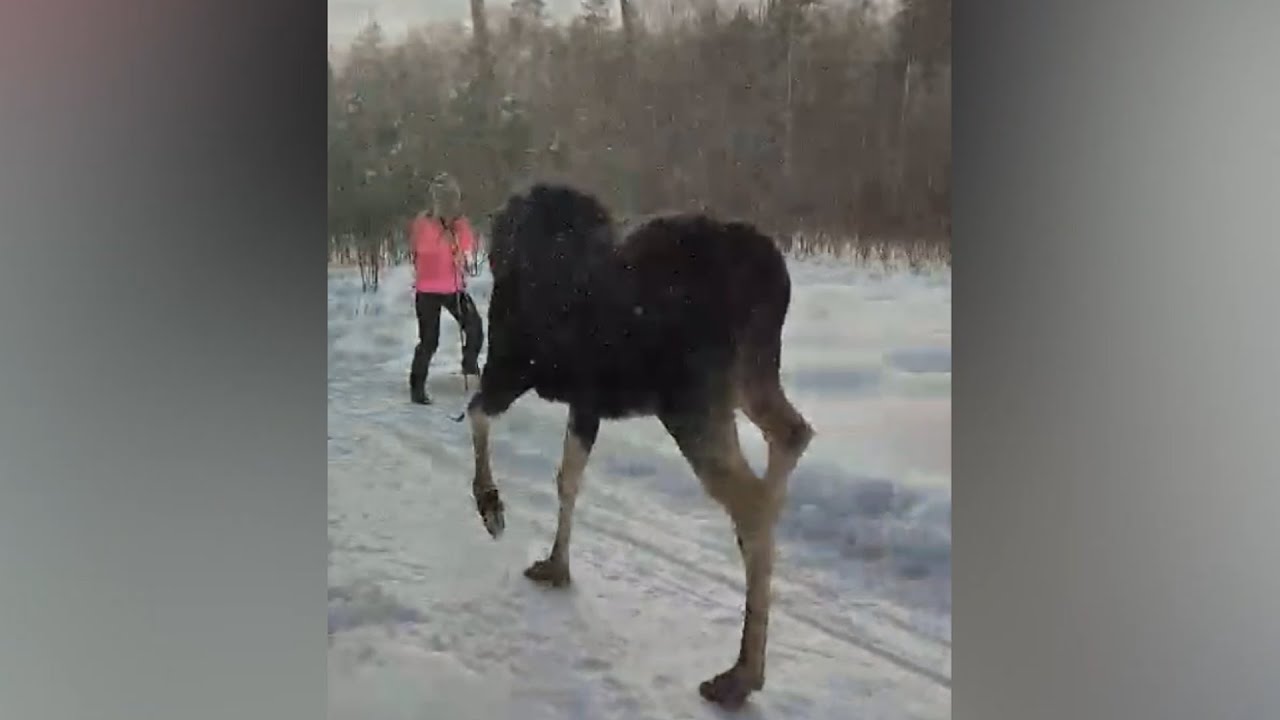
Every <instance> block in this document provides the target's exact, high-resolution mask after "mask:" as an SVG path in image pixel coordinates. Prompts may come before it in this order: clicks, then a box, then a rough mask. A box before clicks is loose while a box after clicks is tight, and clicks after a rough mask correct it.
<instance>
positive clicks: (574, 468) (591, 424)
mask: <svg viewBox="0 0 1280 720" xmlns="http://www.w3.org/2000/svg"><path fill="white" fill-rule="evenodd" d="M599 430H600V418H599V417H597V416H595V415H592V414H590V413H587V412H583V411H580V410H576V409H570V411H569V425H568V427H567V428H565V433H564V453H563V455H562V456H561V460H560V470H559V472H557V473H556V491H557V494H558V495H559V496H560V514H559V518H558V520H557V522H556V536H555V540H553V541H552V544H551V552H550V554H549V555H548V556H547V558H546V559H545V560H539V561H537V562H535V563H534V564H532V565H530V566H529V568H528V569H527V570H525V571H524V574H525V577H527V578H529V579H530V580H533V581H534V582H536V583H539V584H543V585H550V586H552V587H563V586H565V585H568V584H569V582H570V575H569V536H570V534H571V533H572V531H573V509H574V504H575V502H576V501H577V498H578V490H579V489H580V488H581V486H582V475H583V472H584V471H585V470H586V467H587V460H588V458H589V457H590V455H591V448H592V446H594V445H595V441H596V435H597V433H598V432H599Z"/></svg>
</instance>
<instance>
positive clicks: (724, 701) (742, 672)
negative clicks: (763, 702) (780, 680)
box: [698, 665, 764, 710]
mask: <svg viewBox="0 0 1280 720" xmlns="http://www.w3.org/2000/svg"><path fill="white" fill-rule="evenodd" d="M763 686H764V682H763V681H759V680H756V679H754V678H752V677H750V675H748V673H747V671H746V669H745V668H743V667H742V666H741V665H735V666H734V667H732V668H730V669H729V670H727V671H725V672H722V673H720V674H719V675H717V676H715V677H713V678H711V679H710V680H707V681H706V682H704V683H702V685H700V686H699V687H698V692H699V693H700V694H701V695H702V698H703V699H704V700H707V701H708V702H713V703H715V704H717V705H719V706H720V707H722V708H725V709H726V710H737V709H738V708H740V707H742V705H743V704H744V703H746V701H747V697H748V696H750V695H751V693H752V692H754V691H756V690H759V689H760V688H762V687H763Z"/></svg>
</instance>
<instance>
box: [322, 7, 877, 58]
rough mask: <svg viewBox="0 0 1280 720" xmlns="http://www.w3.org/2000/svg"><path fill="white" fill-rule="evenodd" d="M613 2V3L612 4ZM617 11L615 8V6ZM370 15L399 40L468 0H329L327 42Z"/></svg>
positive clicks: (465, 11) (347, 37)
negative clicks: (408, 32)
mask: <svg viewBox="0 0 1280 720" xmlns="http://www.w3.org/2000/svg"><path fill="white" fill-rule="evenodd" d="M703 1H705V0H636V2H635V6H636V7H638V8H644V7H646V6H652V5H655V4H656V5H662V4H665V3H671V2H674V3H677V4H686V3H687V4H693V3H695V2H703ZM487 2H488V4H489V5H491V6H494V7H497V6H499V5H501V6H503V7H509V6H510V4H511V2H510V0H487ZM744 2H745V3H747V4H749V5H751V6H757V5H759V4H760V0H721V3H722V4H723V5H726V6H736V5H738V4H740V3H744ZM546 3H547V10H548V11H549V12H550V13H551V15H552V16H554V17H565V16H567V15H571V14H573V13H576V12H577V11H578V10H579V9H581V7H582V0H546ZM872 3H873V4H875V5H883V6H885V7H889V6H892V5H893V4H894V0H872ZM615 5H616V3H615ZM614 12H615V13H616V7H615V8H614ZM370 17H374V18H376V19H377V21H378V24H380V25H381V26H382V29H383V30H384V31H385V32H386V34H387V37H388V39H390V40H393V41H394V40H399V39H400V38H401V37H402V36H403V35H404V33H405V32H406V31H407V30H409V29H410V28H413V27H418V26H420V25H423V24H425V23H428V22H432V21H439V20H446V21H450V20H469V19H470V17H471V5H470V1H469V0H329V44H331V45H333V46H335V47H336V48H338V49H345V48H346V46H347V45H348V44H349V43H350V42H351V40H352V38H354V37H355V34H356V33H357V32H359V30H360V28H362V27H364V25H365V23H366V22H368V20H369V18H370Z"/></svg>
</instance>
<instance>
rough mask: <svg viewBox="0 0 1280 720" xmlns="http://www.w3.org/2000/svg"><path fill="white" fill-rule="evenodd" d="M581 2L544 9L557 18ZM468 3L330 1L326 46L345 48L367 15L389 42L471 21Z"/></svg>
mask: <svg viewBox="0 0 1280 720" xmlns="http://www.w3.org/2000/svg"><path fill="white" fill-rule="evenodd" d="M489 4H494V5H496V4H502V5H509V4H510V2H509V0H508V1H507V2H503V0H489ZM581 4H582V3H581V1H580V0H547V9H548V10H550V11H551V12H552V13H554V14H556V15H559V14H561V13H565V12H571V11H573V10H576V9H577V8H578V7H580V6H581ZM470 8H471V5H470V2H469V0H329V42H330V44H332V45H336V46H337V47H339V48H342V47H344V46H346V44H347V43H349V42H350V41H351V39H352V38H353V37H354V36H355V34H356V32H358V31H359V30H360V28H362V27H364V24H365V23H366V22H368V19H369V17H370V15H371V14H372V16H373V17H374V18H376V19H377V21H378V24H379V25H381V26H382V29H383V30H385V31H386V33H387V35H388V37H389V38H391V39H395V38H398V37H399V36H401V35H402V34H403V33H404V32H405V31H406V30H408V29H409V28H411V27H417V26H419V25H422V24H424V23H427V22H431V21H434V20H466V19H469V18H470V17H471V9H470Z"/></svg>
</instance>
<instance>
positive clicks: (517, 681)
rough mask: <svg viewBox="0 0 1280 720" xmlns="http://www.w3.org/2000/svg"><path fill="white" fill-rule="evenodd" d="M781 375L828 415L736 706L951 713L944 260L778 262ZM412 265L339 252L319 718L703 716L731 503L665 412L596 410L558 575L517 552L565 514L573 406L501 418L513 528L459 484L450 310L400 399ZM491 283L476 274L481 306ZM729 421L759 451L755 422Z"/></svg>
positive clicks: (712, 670)
mask: <svg viewBox="0 0 1280 720" xmlns="http://www.w3.org/2000/svg"><path fill="white" fill-rule="evenodd" d="M792 278H793V283H794V294H793V301H792V309H791V313H790V315H789V318H788V321H787V326H786V330H785V338H784V347H783V366H784V383H785V385H786V387H787V390H788V393H789V394H790V395H791V397H792V399H793V401H794V402H795V403H796V405H797V406H798V407H799V408H800V410H801V412H803V413H804V414H805V415H806V417H808V418H809V420H810V421H811V422H812V423H813V425H814V426H815V428H816V430H817V431H818V436H817V437H816V439H815V440H814V442H813V444H812V445H811V449H810V451H809V453H808V454H807V455H806V456H805V458H804V459H803V461H802V462H801V464H800V466H799V467H798V468H797V469H796V472H795V475H794V476H793V478H792V483H791V492H790V497H789V507H788V510H787V512H786V514H785V516H784V518H783V520H782V525H781V530H780V540H781V546H780V551H779V561H778V568H777V570H776V572H775V582H774V589H775V598H776V599H775V601H774V614H773V616H772V620H771V623H770V639H769V640H770V641H769V656H768V684H767V685H766V687H765V689H764V691H762V692H759V693H756V694H755V695H753V696H752V699H751V701H750V703H749V704H748V705H747V707H745V708H744V709H743V710H741V711H740V712H739V713H738V716H741V717H747V718H787V719H792V718H806V719H807V718H813V719H815V720H817V719H827V718H830V719H833V720H834V719H835V718H855V717H856V718H860V719H862V720H872V719H876V718H885V719H890V718H892V719H898V718H902V719H906V718H949V717H950V715H951V690H950V686H951V680H950V677H951V600H950V595H951V561H950V556H951V475H950V465H951V399H950V396H951V277H950V273H949V272H946V273H939V274H935V275H911V274H906V273H900V274H887V275H886V274H881V273H876V272H872V271H868V270H859V269H854V268H851V267H849V266H847V265H844V264H836V263H828V264H822V263H817V262H811V261H805V262H793V263H792ZM408 287H409V277H408V270H407V268H396V269H394V270H392V271H391V272H389V273H388V274H387V276H386V277H385V278H384V284H383V288H382V290H381V291H379V292H378V293H377V294H376V295H375V294H362V293H361V291H360V280H359V275H358V274H357V273H356V272H355V271H354V270H332V271H331V272H330V276H329V349H328V355H329V450H328V453H329V638H330V642H329V717H330V718H335V719H336V718H342V719H344V720H356V719H357V718H358V719H359V720H382V719H388V720H389V719H391V718H395V719H400V718H404V719H406V720H407V719H409V718H432V719H434V718H441V719H442V720H443V719H449V720H452V719H457V720H464V719H472V718H474V719H475V720H494V719H502V720H508V719H509V720H525V719H528V720H536V719H538V718H582V719H584V720H597V719H598V720H614V719H622V718H627V719H629V718H637V719H641V718H653V719H654V720H658V719H661V720H668V719H672V718H710V717H720V716H727V715H728V713H726V712H724V711H722V710H719V709H717V708H714V707H713V706H711V705H708V704H707V703H705V702H704V701H702V699H701V698H700V697H699V696H698V693H697V684H698V683H699V682H700V681H702V680H705V679H707V678H709V677H710V676H712V675H714V674H716V673H718V672H720V671H722V670H724V669H725V668H727V667H728V666H729V664H730V663H731V662H732V660H733V658H734V657H735V655H736V653H737V649H738V638H739V631H740V623H741V609H742V603H743V595H742V584H743V581H742V569H741V562H740V560H739V558H738V552H737V549H736V547H735V546H734V542H733V536H732V533H731V532H730V530H729V524H728V519H727V518H726V516H725V515H724V513H723V512H721V511H720V510H719V509H718V507H717V506H715V505H714V504H713V502H712V501H711V500H710V499H709V498H707V497H706V496H705V495H704V494H703V491H702V489H701V487H700V485H699V484H698V482H697V480H696V479H695V478H694V477H693V474H692V473H691V472H690V470H689V469H688V466H687V465H686V464H685V463H684V461H683V460H682V459H681V458H680V456H679V454H678V453H677V451H676V449H675V447H674V443H673V442H672V441H671V440H670V438H669V437H667V436H666V435H665V434H664V432H663V431H662V428H661V427H660V426H659V424H658V423H657V421H656V420H631V421H625V422H614V423H606V424H605V425H604V426H603V427H602V429H601V433H600V440H599V442H598V444H597V446H596V449H595V451H594V452H593V453H592V456H591V461H590V465H589V466H588V469H587V474H586V479H585V484H584V488H583V492H582V495H581V496H580V498H579V501H578V508H577V513H576V523H575V532H574V536H573V544H572V564H573V573H574V575H573V577H574V586H572V587H571V588H570V589H568V590H559V591H557V590H548V589H544V588H541V587H538V586H534V585H533V584H532V583H530V582H529V581H528V580H526V579H525V578H524V577H523V576H522V575H521V572H522V571H523V569H524V568H525V566H526V565H528V563H529V562H531V561H532V560H534V559H536V558H540V557H542V556H543V555H544V554H545V553H546V551H547V549H548V547H549V544H550V539H551V535H552V532H553V531H554V527H555V514H556V493H555V481H554V476H555V469H556V465H557V463H558V461H559V455H560V448H561V442H562V439H563V433H564V420H565V417H566V412H565V409H564V408H563V407H561V406H556V405H551V404H548V403H545V402H543V401H541V400H539V399H537V398H536V397H534V396H532V395H529V396H526V397H525V398H523V399H521V400H520V401H519V402H517V403H516V405H515V406H514V407H513V408H512V409H511V411H510V412H509V413H508V414H506V415H504V416H502V417H501V418H500V419H499V420H497V421H496V422H495V424H494V430H493V440H492V442H493V462H494V472H495V478H496V480H497V482H498V484H499V486H500V488H501V489H502V492H503V499H504V500H505V502H506V505H507V532H506V534H505V535H504V536H503V537H502V539H501V540H499V541H496V542H495V541H493V540H491V539H490V538H489V536H488V535H487V534H486V533H485V531H484V528H483V526H482V525H481V523H480V520H479V518H478V516H477V515H476V513H475V510H474V505H473V501H472V498H471V487H470V485H471V445H470V439H469V434H468V430H467V426H466V425H465V424H457V423H453V422H451V421H450V420H449V418H448V417H446V416H447V415H448V414H449V413H452V412H454V411H455V410H458V409H460V408H461V406H462V404H463V403H464V401H465V398H464V395H463V392H462V387H461V381H460V379H459V378H458V376H457V369H458V358H459V342H458V331H457V326H456V325H455V324H454V323H453V321H452V320H451V319H450V318H449V317H448V316H447V315H444V316H443V317H442V320H441V338H442V340H441V347H440V351H439V352H438V353H437V356H436V358H435V362H434V364H433V375H434V378H433V380H432V381H431V383H430V385H429V390H430V392H431V394H432V395H433V396H434V397H435V399H436V402H437V406H436V407H435V408H422V407H417V406H413V405H410V404H409V403H408V393H407V385H406V382H407V378H406V375H407V369H408V365H409V358H410V356H411V355H412V352H413V345H414V343H415V341H416V337H415V336H416V330H415V325H414V320H413V311H412V303H411V300H410V296H409V292H408ZM489 287H490V286H489V283H488V281H487V279H486V278H483V277H482V278H480V279H478V281H477V282H475V283H474V285H473V291H474V295H475V298H476V301H477V303H478V304H479V305H480V307H481V312H482V314H483V313H484V311H485V307H486V306H487V303H488V291H489ZM741 424H742V438H743V444H744V446H745V447H746V449H747V452H748V454H749V457H750V459H751V461H752V463H753V464H755V465H756V466H757V468H759V467H761V466H762V464H763V460H764V448H763V443H762V442H761V441H760V438H759V433H758V432H757V431H756V430H755V428H754V427H753V426H751V425H749V424H747V423H746V421H745V420H742V422H741Z"/></svg>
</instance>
